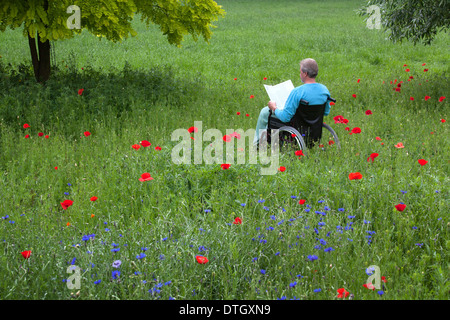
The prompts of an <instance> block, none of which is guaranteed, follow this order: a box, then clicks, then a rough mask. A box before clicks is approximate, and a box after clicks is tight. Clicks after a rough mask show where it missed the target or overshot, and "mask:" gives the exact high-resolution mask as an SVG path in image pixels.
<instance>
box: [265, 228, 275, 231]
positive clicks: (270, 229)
mask: <svg viewBox="0 0 450 320" xmlns="http://www.w3.org/2000/svg"><path fill="white" fill-rule="evenodd" d="M266 230H269V231H272V230H274V227H268V228H266Z"/></svg>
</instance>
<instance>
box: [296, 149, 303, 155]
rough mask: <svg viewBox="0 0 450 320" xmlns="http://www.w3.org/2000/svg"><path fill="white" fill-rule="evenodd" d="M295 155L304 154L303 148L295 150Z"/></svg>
mask: <svg viewBox="0 0 450 320" xmlns="http://www.w3.org/2000/svg"><path fill="white" fill-rule="evenodd" d="M295 155H296V156H297V157H301V156H304V154H303V150H297V151H295Z"/></svg>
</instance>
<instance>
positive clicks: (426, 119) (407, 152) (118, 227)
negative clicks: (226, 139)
mask: <svg viewBox="0 0 450 320" xmlns="http://www.w3.org/2000/svg"><path fill="white" fill-rule="evenodd" d="M219 3H220V4H222V5H223V6H224V9H225V10H226V11H227V16H226V18H224V19H222V20H220V21H218V22H217V23H216V24H217V28H216V29H215V32H214V36H213V38H212V39H211V41H210V43H209V44H207V43H203V42H197V43H196V42H194V41H192V40H191V39H189V38H186V40H185V41H184V43H183V46H182V47H181V48H176V47H172V46H170V45H169V44H167V41H166V40H165V38H164V36H163V35H161V34H160V32H159V31H158V28H157V27H156V26H155V27H151V28H150V29H146V28H145V26H144V25H143V24H142V23H140V22H139V21H138V20H137V19H136V20H135V21H134V26H135V28H136V30H137V31H138V36H137V37H135V38H131V39H127V40H126V41H124V42H122V43H120V44H112V43H108V42H105V41H99V40H98V39H97V38H96V37H94V36H92V35H90V34H88V33H85V32H83V34H82V35H81V36H78V37H76V38H74V39H72V40H68V41H64V42H61V43H55V44H54V45H55V48H56V65H55V66H54V69H53V76H52V78H51V80H49V81H48V82H47V83H46V85H45V86H41V85H39V84H36V83H35V81H34V79H33V76H32V74H31V66H30V64H29V60H28V56H29V53H28V52H27V47H26V45H25V44H26V42H25V40H24V38H23V37H22V35H21V31H20V30H14V31H12V30H8V31H7V32H5V33H2V34H0V44H1V45H0V56H1V58H0V124H1V125H0V150H1V156H0V167H1V175H0V181H1V189H0V193H1V194H0V195H1V197H2V199H5V201H1V202H0V212H1V216H2V217H3V218H2V219H1V220H0V239H1V240H2V242H1V246H2V248H1V250H2V255H0V266H1V270H3V272H1V273H0V283H1V285H0V297H1V298H2V299H70V298H77V299H169V298H175V299H179V300H180V299H284V298H287V299H294V298H298V299H336V297H337V292H336V291H337V289H339V288H345V289H346V290H347V291H349V292H350V293H352V294H353V295H354V298H355V299H448V292H449V291H448V290H449V287H448V255H447V251H448V249H449V245H450V242H449V240H448V211H449V206H448V149H449V145H448V139H447V136H448V126H447V122H442V121H441V119H447V118H448V102H447V101H448V99H444V100H442V101H439V98H440V97H444V96H446V95H447V93H448V89H449V84H448V79H447V74H448V64H447V61H448V53H447V48H448V38H447V37H446V35H445V34H439V35H438V37H437V38H436V41H435V42H434V43H433V45H432V46H431V47H422V46H416V47H415V46H413V45H412V44H409V43H403V44H395V45H394V44H392V43H390V42H389V41H388V40H386V39H385V38H386V35H385V34H384V33H382V32H381V31H379V30H369V29H367V28H366V27H365V22H364V21H363V20H362V18H360V17H358V16H357V15H356V14H355V11H354V10H356V9H357V8H358V7H359V6H360V5H361V4H362V3H361V1H339V2H335V1H315V2H313V3H310V2H306V1H277V2H273V1H222V2H219ZM306 57H312V58H314V59H316V60H317V61H318V63H319V78H318V79H317V80H318V81H319V82H321V83H323V84H325V85H326V86H327V87H328V88H329V90H330V92H331V93H332V96H333V97H334V98H336V99H337V103H336V105H335V106H333V107H332V110H331V113H330V115H329V116H328V117H326V120H325V121H326V122H327V123H328V124H330V125H331V126H332V127H333V128H334V129H335V130H336V132H337V134H338V136H339V138H340V141H341V149H340V150H338V149H337V148H336V146H335V145H329V144H328V141H329V138H330V137H328V135H326V133H325V135H324V137H323V140H322V143H323V144H324V148H316V149H313V150H311V151H310V152H309V153H308V156H307V157H300V158H299V157H296V156H294V153H293V152H285V153H282V154H281V155H280V159H279V165H280V166H284V167H286V171H284V172H278V173H277V174H276V175H269V176H264V175H261V174H260V168H261V166H262V165H261V164H259V163H258V164H250V163H246V164H243V165H238V164H232V165H231V166H230V168H229V169H228V170H222V169H221V167H220V163H217V164H213V165H211V164H201V165H194V164H190V165H188V164H185V165H175V164H174V163H173V161H172V149H173V148H174V146H175V145H176V144H177V143H178V142H177V141H171V134H172V132H173V131H174V130H176V129H179V128H185V129H188V128H189V127H191V126H193V125H194V121H202V124H203V130H204V131H205V130H206V129H209V128H216V129H219V130H220V131H221V132H223V134H225V133H226V129H232V130H237V129H244V130H247V129H250V128H254V127H255V125H256V120H257V117H258V115H259V110H260V109H261V108H262V107H263V106H264V105H266V103H267V99H268V98H267V95H266V93H265V91H264V88H263V84H276V83H278V82H281V81H284V80H287V79H292V81H293V82H294V84H295V85H300V84H301V83H300V81H299V75H298V67H299V65H298V63H299V61H300V60H301V59H303V58H306ZM424 63H425V66H423V64H424ZM405 64H406V65H407V66H404V65H405ZM407 68H408V69H409V71H408V72H407V71H405V70H406V69H407ZM425 68H426V69H428V71H426V72H424V69H425ZM410 76H412V77H413V79H411V78H409V77H410ZM264 77H267V80H263V79H264ZM235 78H236V80H234V79H235ZM358 79H360V81H359V82H358V81H357V80H358ZM408 79H409V80H410V81H408ZM391 81H392V84H391ZM401 81H403V83H401V91H400V92H397V91H395V90H394V89H395V88H396V87H397V85H398V84H399V83H400V82H401ZM79 89H84V91H83V93H82V95H79V94H78V90H79ZM352 94H355V95H356V98H354V97H353V96H352ZM251 95H254V98H252V99H250V96H251ZM425 96H430V97H431V98H430V99H427V100H425ZM411 97H413V98H414V100H411V99H410V98H411ZM366 110H371V111H372V115H366V113H365V111H366ZM237 112H240V115H238V114H237ZM246 114H248V116H246ZM337 115H342V116H344V117H345V118H347V119H348V120H349V122H348V124H342V123H341V124H336V123H334V121H333V117H335V116H337ZM25 123H28V124H29V125H30V128H27V129H24V128H23V125H24V124H25ZM346 127H348V129H349V130H351V129H353V128H355V127H360V128H361V133H360V134H351V135H350V134H349V131H347V130H346ZM39 132H42V133H43V134H44V135H43V136H38V133H39ZM84 132H90V135H88V136H86V135H84ZM27 134H29V135H30V137H29V138H25V135H27ZM45 135H48V138H45ZM377 137H378V138H379V139H377ZM380 139H381V140H380ZM142 140H148V141H150V142H151V144H152V145H151V146H150V147H141V148H140V149H139V150H135V149H133V148H132V147H131V146H132V145H134V144H139V143H140V141H142ZM399 142H402V143H403V144H404V146H405V147H404V148H403V149H398V148H395V147H394V146H395V145H396V144H397V143H399ZM209 143H210V142H208V141H204V142H203V144H202V145H203V150H204V149H205V148H206V146H208V144H209ZM156 146H160V147H161V150H160V151H158V150H155V147H156ZM224 146H225V143H224ZM192 147H194V145H192ZM235 152H236V153H238V152H241V151H240V150H238V148H237V147H236V148H235ZM244 152H248V149H246V150H245V151H244ZM375 152H376V153H378V154H379V156H378V157H377V158H375V159H374V161H373V163H372V162H371V161H367V158H368V157H369V156H370V154H371V153H375ZM419 159H425V160H427V161H428V163H427V164H426V165H424V166H421V165H420V164H418V160H419ZM224 162H225V160H224ZM55 167H57V169H55ZM144 172H149V173H150V174H151V176H152V177H153V178H154V180H152V181H145V182H141V181H139V180H138V179H139V178H140V176H141V174H142V173H144ZM351 172H361V173H362V176H363V178H362V179H361V180H349V177H348V176H349V174H350V173H351ZM93 196H96V197H98V199H97V200H96V201H90V198H91V197H93ZM65 199H70V200H73V201H74V202H73V205H72V206H71V207H69V208H68V209H67V210H64V209H63V208H62V206H61V204H60V203H61V202H63V201H64V200H65ZM300 199H304V200H306V202H305V204H302V205H301V204H299V200H300ZM399 203H404V204H406V209H405V210H404V211H402V212H400V211H397V210H396V208H395V205H397V204H399ZM236 217H240V218H241V219H242V224H240V225H239V224H238V225H236V224H233V221H234V219H235V218H236ZM94 234H95V236H93V235H94ZM89 235H91V237H89ZM83 236H87V237H84V238H83ZM117 248H120V250H116V251H111V250H112V249H117ZM328 248H332V249H331V250H330V251H328V250H327V251H325V249H328ZM25 250H31V251H32V256H31V257H30V258H29V259H24V258H23V257H22V256H21V254H20V253H21V252H22V251H25ZM140 253H144V254H145V255H146V256H145V257H144V258H137V256H138V255H139V254H140ZM196 255H202V256H206V257H207V258H208V259H209V262H208V263H206V264H204V265H201V264H198V263H197V262H196V260H195V256H196ZM310 255H316V256H317V257H318V259H317V260H314V261H310V259H308V256H310ZM74 258H75V260H74ZM116 260H120V261H121V262H122V264H121V265H120V267H118V268H114V267H113V266H112V264H113V262H114V261H116ZM72 264H73V265H76V266H79V267H80V268H81V269H82V280H81V289H80V293H79V295H78V296H77V295H76V291H77V290H69V289H68V287H67V283H66V280H67V279H68V278H69V276H70V274H69V273H67V267H68V266H70V265H72ZM370 265H378V266H379V267H380V270H381V273H382V275H383V276H385V277H386V279H387V282H386V283H384V282H383V283H382V284H383V289H382V290H383V291H384V294H383V295H380V294H377V291H379V290H375V291H372V290H369V289H366V288H364V287H363V286H362V285H363V284H364V283H365V281H366V280H367V278H368V274H367V273H366V269H367V268H368V267H369V266H370ZM113 271H120V276H118V277H117V278H113V275H112V272H113ZM97 280H101V282H100V283H98V284H96V283H95V281H97ZM315 289H321V290H320V291H319V290H316V291H317V292H316V291H314V290H315Z"/></svg>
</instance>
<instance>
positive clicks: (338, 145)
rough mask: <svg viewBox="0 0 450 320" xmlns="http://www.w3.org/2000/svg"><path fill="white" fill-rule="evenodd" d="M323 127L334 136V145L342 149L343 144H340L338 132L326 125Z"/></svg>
mask: <svg viewBox="0 0 450 320" xmlns="http://www.w3.org/2000/svg"><path fill="white" fill-rule="evenodd" d="M322 127H323V128H325V129H327V130H328V131H329V132H330V133H331V135H332V136H333V140H334V143H335V144H336V146H337V147H338V149H340V148H341V143H340V142H339V138H338V136H337V134H336V132H335V131H334V130H333V129H332V128H331V127H330V126H329V125H327V124H326V123H324V124H322ZM322 135H323V134H322Z"/></svg>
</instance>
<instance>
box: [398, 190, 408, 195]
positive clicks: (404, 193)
mask: <svg viewBox="0 0 450 320" xmlns="http://www.w3.org/2000/svg"><path fill="white" fill-rule="evenodd" d="M400 192H401V193H403V194H405V193H407V192H408V191H403V190H400Z"/></svg>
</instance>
